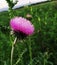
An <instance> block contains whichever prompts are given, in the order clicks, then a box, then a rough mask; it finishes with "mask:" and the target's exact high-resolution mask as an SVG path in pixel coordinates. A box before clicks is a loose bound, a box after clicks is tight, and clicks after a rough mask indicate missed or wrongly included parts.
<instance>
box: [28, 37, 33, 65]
mask: <svg viewBox="0 0 57 65" xmlns="http://www.w3.org/2000/svg"><path fill="white" fill-rule="evenodd" d="M30 41H31V40H30V37H29V44H28V46H29V56H30V65H32V47H31V42H30Z"/></svg>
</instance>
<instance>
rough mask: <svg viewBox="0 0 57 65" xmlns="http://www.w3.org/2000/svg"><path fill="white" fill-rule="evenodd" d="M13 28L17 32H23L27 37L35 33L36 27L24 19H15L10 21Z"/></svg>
mask: <svg viewBox="0 0 57 65" xmlns="http://www.w3.org/2000/svg"><path fill="white" fill-rule="evenodd" d="M10 26H11V28H12V29H13V30H14V31H16V32H22V33H24V34H26V35H31V34H33V32H34V26H33V25H32V23H31V22H30V21H29V20H27V19H25V18H22V17H15V18H13V19H11V20H10Z"/></svg>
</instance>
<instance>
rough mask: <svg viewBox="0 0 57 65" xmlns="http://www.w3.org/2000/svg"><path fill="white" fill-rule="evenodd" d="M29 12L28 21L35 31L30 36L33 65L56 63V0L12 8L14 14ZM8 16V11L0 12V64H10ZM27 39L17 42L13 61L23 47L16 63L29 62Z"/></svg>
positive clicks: (55, 64)
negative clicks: (29, 17)
mask: <svg viewBox="0 0 57 65" xmlns="http://www.w3.org/2000/svg"><path fill="white" fill-rule="evenodd" d="M27 14H30V15H31V16H32V18H31V19H30V21H31V22H32V23H33V25H34V26H35V32H34V34H33V35H32V36H31V37H30V42H31V44H32V54H33V65H44V61H45V60H46V61H45V62H46V64H45V65H57V1H52V2H51V1H50V2H46V3H40V4H36V5H31V6H25V7H22V8H20V9H16V10H14V15H15V16H22V17H24V18H26V15H27ZM9 22H10V18H9V14H8V12H0V65H10V51H11V42H10V35H9V34H10V29H9V28H10V26H9ZM12 40H13V39H12ZM30 42H29V41H28V39H25V41H24V42H22V41H21V42H19V41H18V42H17V44H16V46H15V51H14V61H13V63H15V62H16V61H17V59H18V57H20V54H21V53H22V52H23V50H24V49H25V48H27V52H25V53H24V55H23V57H22V60H23V61H20V63H19V64H17V65H28V64H29V52H28V45H27V43H28V44H29V43H30Z"/></svg>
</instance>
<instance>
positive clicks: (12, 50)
mask: <svg viewBox="0 0 57 65" xmlns="http://www.w3.org/2000/svg"><path fill="white" fill-rule="evenodd" d="M16 41H17V37H16V38H15V39H14V42H13V44H12V49H11V65H13V52H14V46H15V44H16Z"/></svg>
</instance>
